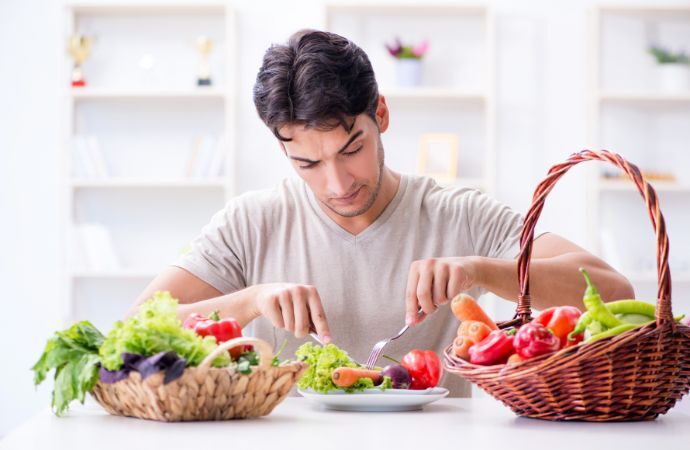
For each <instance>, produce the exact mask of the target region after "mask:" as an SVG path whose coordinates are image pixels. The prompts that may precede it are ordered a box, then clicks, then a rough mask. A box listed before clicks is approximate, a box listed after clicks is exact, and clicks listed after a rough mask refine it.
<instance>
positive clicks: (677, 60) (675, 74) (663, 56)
mask: <svg viewBox="0 0 690 450" xmlns="http://www.w3.org/2000/svg"><path fill="white" fill-rule="evenodd" d="M649 53H650V54H651V55H652V56H654V58H655V59H656V62H657V63H658V73H659V81H660V84H661V87H662V89H664V90H666V91H684V90H688V89H690V57H689V56H688V55H686V54H685V52H684V51H679V52H672V51H670V50H668V49H666V48H664V47H660V46H657V45H652V46H651V47H649Z"/></svg>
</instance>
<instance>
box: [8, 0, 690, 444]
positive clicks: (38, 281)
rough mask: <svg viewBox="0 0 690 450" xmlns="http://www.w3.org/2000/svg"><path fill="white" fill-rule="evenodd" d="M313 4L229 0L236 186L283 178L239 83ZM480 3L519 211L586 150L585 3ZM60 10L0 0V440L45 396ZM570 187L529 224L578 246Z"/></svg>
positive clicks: (55, 257)
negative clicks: (548, 176)
mask: <svg viewBox="0 0 690 450" xmlns="http://www.w3.org/2000/svg"><path fill="white" fill-rule="evenodd" d="M322 3H324V2H323V1H318V0H311V1H304V2H299V6H295V2H285V1H279V0H271V1H268V0H263V1H239V2H237V7H238V9H239V14H238V20H239V30H240V36H239V39H240V43H241V45H240V48H241V53H240V82H241V92H242V94H241V96H240V102H241V103H240V105H239V108H238V115H239V127H238V129H239V130H243V134H242V135H241V136H240V137H239V146H238V147H239V155H238V164H239V166H240V170H238V173H239V174H240V179H239V183H240V185H239V189H240V191H242V190H247V189H254V188H260V187H265V186H270V185H273V184H275V182H276V181H277V180H278V179H279V178H281V177H284V176H286V175H288V174H289V166H288V165H287V163H286V162H285V161H284V160H283V159H281V157H280V156H279V153H278V151H277V147H276V144H275V142H274V140H273V137H272V135H271V133H270V132H269V131H268V130H266V129H265V127H264V126H263V124H261V123H260V121H259V120H258V118H257V117H256V113H255V112H254V109H253V104H252V102H251V86H252V84H253V81H254V77H255V74H256V71H257V69H258V67H259V64H260V61H261V58H262V55H263V52H264V50H265V49H266V47H267V46H268V45H269V44H270V43H272V42H282V41H284V40H285V39H286V38H287V36H288V35H289V34H290V33H291V32H292V31H294V30H296V29H299V28H304V27H319V26H320V25H321V23H322V11H321V8H320V6H321V4H322ZM449 3H455V2H449ZM457 3H464V2H457ZM469 3H479V2H478V1H475V2H469ZM488 3H489V4H491V5H492V7H493V10H494V13H495V14H496V26H497V30H498V42H497V44H498V50H499V52H498V63H499V65H498V110H497V114H498V123H497V130H498V141H497V145H498V168H497V170H498V192H497V197H498V198H499V199H501V200H503V201H504V202H506V203H508V204H509V205H511V206H513V207H514V208H516V209H518V210H520V211H525V210H526V208H527V207H528V205H529V201H530V199H531V194H532V190H533V189H534V187H535V186H536V183H537V182H538V181H539V180H540V179H541V177H542V176H543V175H544V174H545V173H546V170H547V169H548V167H549V166H550V165H552V164H554V163H556V162H559V161H561V160H563V159H564V158H565V157H566V156H567V155H568V154H570V153H572V152H574V151H577V150H579V149H581V148H583V147H585V146H586V136H587V134H586V133H587V130H586V123H587V122H586V119H587V115H586V86H587V85H586V83H587V72H586V69H587V65H586V51H587V20H586V19H587V11H588V9H589V8H590V7H591V6H592V5H594V4H595V3H596V2H595V1H593V0H582V1H568V2H554V1H552V0H529V1H527V0H523V1H514V0H496V1H489V2H488ZM606 3H607V4H621V3H623V2H621V1H613V0H609V1H607V2H606ZM625 3H626V4H653V3H654V2H651V1H647V2H643V1H635V2H633V1H628V2H625ZM665 3H667V4H669V3H676V4H688V3H689V2H688V1H687V0H685V1H675V2H671V1H666V2H665ZM60 10H61V9H60V5H59V1H57V0H30V1H29V0H2V1H0V208H1V209H0V211H2V220H1V221H0V249H2V250H3V257H2V258H0V286H1V287H2V293H3V298H2V300H1V301H2V305H3V310H2V313H3V315H4V317H3V320H2V321H0V324H1V325H0V350H1V353H0V354H1V355H2V360H1V361H2V363H0V367H1V370H0V435H2V434H5V433H6V432H7V431H8V430H10V429H12V428H14V427H15V426H16V425H17V424H19V423H20V422H21V421H23V420H25V419H26V418H27V417H28V416H30V415H31V414H33V413H35V412H36V411H37V410H38V409H40V408H43V407H46V406H47V405H48V404H49V398H48V396H49V391H50V387H49V386H44V387H43V388H41V389H40V390H39V392H38V393H35V392H34V389H33V386H32V380H31V378H32V377H31V373H30V372H29V367H30V366H31V364H32V363H33V362H34V360H35V359H36V358H37V357H38V355H39V353H40V350H41V349H42V346H43V344H44V342H45V339H46V338H47V337H48V336H49V335H50V334H51V332H52V331H54V330H55V328H56V326H57V323H58V316H59V314H58V305H57V300H58V299H57V296H56V293H57V292H58V291H59V283H60V280H59V278H58V274H57V270H56V268H57V267H58V264H59V261H60V260H61V255H60V253H59V252H60V245H59V242H58V229H57V225H56V224H57V223H58V219H59V217H60V216H59V213H60V211H59V209H58V202H57V183H58V171H57V155H56V151H57V150H56V149H57V147H58V142H59V141H58V139H59V131H60V128H59V127H60V117H59V111H60V110H59V101H60V99H59V98H58V91H59V90H58V86H59V85H58V83H59V82H60V80H61V79H62V77H61V74H60V72H59V70H60V59H61V57H62V55H61V54H60V52H61V51H63V50H62V43H61V42H59V37H60V36H61V35H60V33H59V30H60V28H59V27H60V20H61V14H60ZM621 151H622V152H624V150H622V149H621ZM583 183H584V176H583V171H582V170H578V171H577V173H573V174H572V175H569V176H568V177H566V178H565V179H564V180H563V182H562V183H561V185H560V186H559V187H558V188H557V189H556V191H555V192H554V194H553V195H552V197H551V198H550V199H549V201H548V202H547V208H546V209H545V213H544V217H543V220H542V221H541V224H542V226H543V227H544V228H546V229H550V230H553V231H557V232H559V233H561V234H563V235H565V236H567V237H569V238H571V239H572V240H574V241H575V242H577V243H580V244H585V239H586V234H585V225H586V222H585V195H584V193H585V190H584V184H583ZM686 403H687V402H686Z"/></svg>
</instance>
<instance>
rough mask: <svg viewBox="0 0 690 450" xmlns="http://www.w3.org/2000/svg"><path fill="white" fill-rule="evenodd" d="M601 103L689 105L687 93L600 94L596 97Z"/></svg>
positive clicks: (689, 96) (689, 94)
mask: <svg viewBox="0 0 690 450" xmlns="http://www.w3.org/2000/svg"><path fill="white" fill-rule="evenodd" d="M598 98H599V101H601V102H611V103H612V102H615V103H674V104H678V103H690V91H688V92H677V93H674V92H664V93H656V92H601V93H600V94H599V96H598Z"/></svg>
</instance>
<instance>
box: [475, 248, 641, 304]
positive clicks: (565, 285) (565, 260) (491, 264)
mask: <svg viewBox="0 0 690 450" xmlns="http://www.w3.org/2000/svg"><path fill="white" fill-rule="evenodd" d="M476 262H477V266H478V268H479V270H478V271H477V273H478V275H477V280H476V284H478V285H479V286H481V287H483V288H485V289H487V290H488V291H491V292H493V293H495V294H496V295H498V296H500V297H502V298H505V299H509V300H515V301H517V298H518V294H519V286H518V277H517V265H516V261H515V260H505V259H495V258H483V257H477V258H476ZM580 267H584V268H586V269H587V271H588V272H589V274H590V275H591V277H592V281H593V282H594V284H595V285H596V286H597V289H598V290H599V292H600V293H601V296H602V298H603V299H604V301H611V300H618V299H624V298H634V291H633V289H632V286H631V285H630V283H629V282H628V280H627V279H626V278H625V277H624V276H622V275H621V274H619V273H618V272H616V271H615V270H614V269H613V268H611V267H610V266H608V265H607V264H606V263H604V262H603V261H601V260H600V259H599V258H596V257H594V256H592V255H590V254H588V253H585V252H572V253H565V254H562V255H558V256H553V257H550V258H538V259H532V261H531V264H530V278H529V288H530V296H531V299H532V300H531V301H532V306H533V307H534V308H535V309H545V308H548V307H551V306H561V305H572V306H576V307H578V308H580V309H582V308H583V305H582V295H583V293H584V290H585V281H584V278H583V277H582V275H581V274H580V272H579V271H578V268H580Z"/></svg>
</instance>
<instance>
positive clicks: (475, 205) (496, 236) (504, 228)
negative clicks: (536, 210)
mask: <svg viewBox="0 0 690 450" xmlns="http://www.w3.org/2000/svg"><path fill="white" fill-rule="evenodd" d="M466 206H467V207H466V208H465V211H466V214H467V217H466V223H467V226H468V232H469V235H470V239H471V241H472V245H473V247H474V253H475V255H477V256H485V257H489V258H501V259H514V258H516V257H517V255H518V254H519V252H520V234H521V233H522V225H523V217H522V215H521V214H518V213H517V212H515V211H513V210H512V209H511V208H509V207H508V206H506V205H504V204H502V203H500V202H499V201H497V200H495V199H493V198H491V197H489V196H488V195H486V194H483V193H481V192H479V191H471V193H469V195H468V196H467V204H466Z"/></svg>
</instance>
